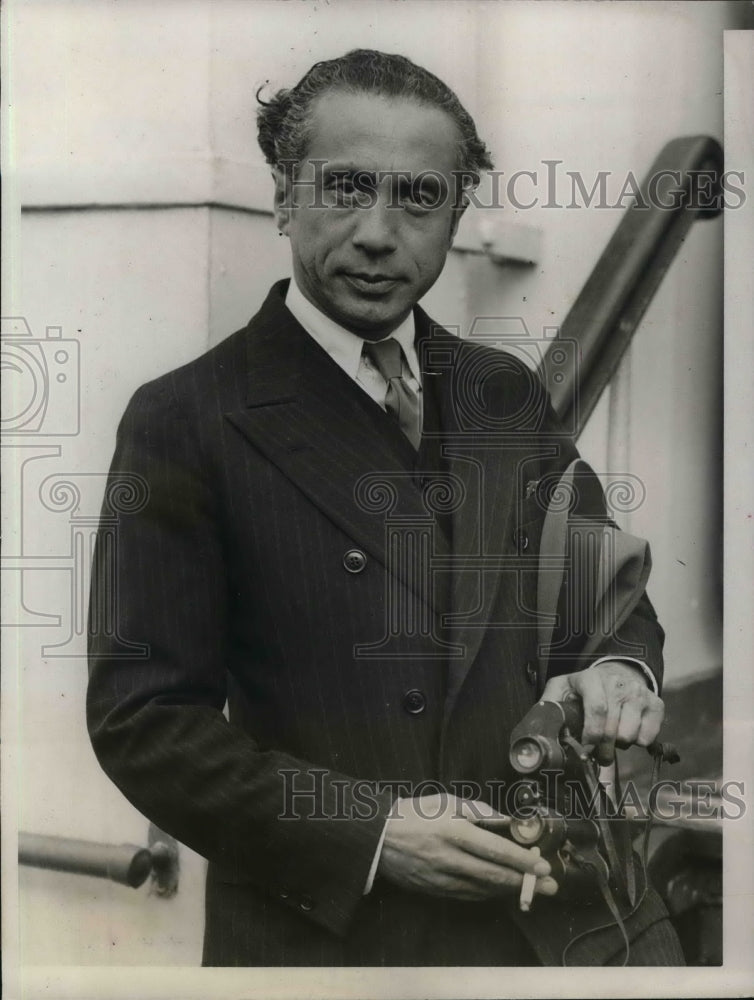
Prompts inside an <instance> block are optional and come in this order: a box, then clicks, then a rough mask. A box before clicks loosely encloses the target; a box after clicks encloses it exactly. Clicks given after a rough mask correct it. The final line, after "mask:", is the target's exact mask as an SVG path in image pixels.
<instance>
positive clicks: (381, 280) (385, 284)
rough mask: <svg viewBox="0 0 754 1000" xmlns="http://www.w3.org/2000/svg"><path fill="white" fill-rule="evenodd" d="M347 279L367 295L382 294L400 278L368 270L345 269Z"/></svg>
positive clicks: (389, 289)
mask: <svg viewBox="0 0 754 1000" xmlns="http://www.w3.org/2000/svg"><path fill="white" fill-rule="evenodd" d="M344 274H345V276H346V278H347V279H348V281H349V282H350V283H351V284H352V285H354V286H355V288H357V289H358V290H359V291H360V292H364V293H366V294H367V295H384V294H385V293H386V292H389V291H391V290H392V289H393V288H394V287H395V285H397V284H398V282H399V281H400V280H401V279H400V278H399V277H397V276H396V275H392V274H381V273H379V272H377V273H371V272H368V271H345V272H344Z"/></svg>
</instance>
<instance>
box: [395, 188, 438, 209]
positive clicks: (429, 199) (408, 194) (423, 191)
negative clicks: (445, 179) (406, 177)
mask: <svg viewBox="0 0 754 1000" xmlns="http://www.w3.org/2000/svg"><path fill="white" fill-rule="evenodd" d="M401 201H402V203H403V205H404V207H405V208H407V209H408V210H409V211H412V212H415V213H423V212H429V211H431V210H432V209H434V208H439V206H440V205H441V204H442V201H443V192H442V191H441V189H440V187H439V185H436V184H412V185H411V186H410V187H407V188H406V189H405V190H404V192H403V196H402V199H401Z"/></svg>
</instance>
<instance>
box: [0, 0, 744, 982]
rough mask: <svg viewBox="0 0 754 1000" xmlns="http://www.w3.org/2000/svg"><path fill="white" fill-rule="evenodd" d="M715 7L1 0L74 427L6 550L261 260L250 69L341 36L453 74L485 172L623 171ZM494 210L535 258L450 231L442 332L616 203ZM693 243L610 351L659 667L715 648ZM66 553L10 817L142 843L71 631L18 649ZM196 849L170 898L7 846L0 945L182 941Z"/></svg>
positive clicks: (643, 154)
mask: <svg viewBox="0 0 754 1000" xmlns="http://www.w3.org/2000/svg"><path fill="white" fill-rule="evenodd" d="M727 12H728V7H727V5H725V4H677V3H671V4H655V3H642V4H634V3H621V4H594V3H580V4H570V3H568V4H566V3H558V4H549V3H537V4H530V3H523V4H520V3H507V4H491V3H453V2H448V3H443V4H433V3H425V2H409V3H403V4H389V5H388V4H385V3H373V2H358V3H356V2H343V0H339V2H331V3H330V4H329V5H326V4H322V5H321V4H313V3H311V4H301V3H295V4H294V3H277V2H275V3H267V2H255V3H253V4H240V3H223V2H209V0H194V2H190V0H184V2H182V3H163V4H155V3H151V2H150V3H146V2H134V0H132V2H130V3H128V4H123V3H114V2H98V3H91V2H72V0H68V2H59V0H56V2H54V3H49V2H25V3H20V2H16V3H15V4H13V6H12V8H11V13H10V31H11V37H12V40H13V44H12V46H11V56H10V67H11V71H12V75H11V88H12V90H11V97H12V101H13V104H14V107H15V108H16V112H15V118H14V123H13V126H12V129H11V133H10V136H9V141H10V148H11V159H10V163H9V164H8V166H9V168H10V169H6V185H8V186H9V187H10V189H11V193H12V194H13V195H14V196H15V198H16V203H17V205H23V206H24V208H25V209H26V211H25V212H24V215H23V219H22V222H21V226H20V230H18V231H17V233H16V234H15V240H16V251H17V253H16V255H15V259H14V262H13V265H12V267H11V269H10V270H9V272H8V274H7V278H8V282H9V284H8V286H7V288H8V290H9V293H10V296H11V298H12V302H13V311H14V313H16V314H19V315H24V316H26V318H27V319H28V321H29V323H30V325H31V327H32V330H33V331H34V333H35V335H36V336H38V337H40V336H44V330H45V327H47V326H62V328H63V331H64V336H66V337H74V338H77V339H78V341H79V343H80V349H81V375H80V384H81V390H82V404H83V405H82V425H81V431H80V433H79V434H78V435H77V436H74V437H68V438H62V437H57V436H55V434H54V433H53V434H52V435H51V436H50V437H47V438H43V439H40V440H41V441H42V443H46V444H47V445H48V446H51V448H52V450H53V453H52V454H48V455H47V457H40V458H38V459H35V460H34V461H31V462H28V463H27V465H26V466H25V475H26V480H25V481H24V500H25V501H26V503H27V507H26V521H25V524H24V533H23V534H24V538H23V542H24V548H23V549H22V548H21V540H20V536H19V535H18V534H17V535H16V537H15V538H12V539H11V542H10V543H7V544H12V545H16V548H15V549H13V550H12V551H11V554H16V555H21V554H23V556H25V557H26V556H32V557H33V556H38V555H40V556H41V555H56V554H57V555H63V556H64V555H65V554H66V553H67V551H68V545H69V531H70V525H69V516H70V513H69V512H65V511H62V512H57V513H53V512H51V511H49V510H47V509H45V508H44V507H43V506H42V505H41V503H40V502H38V500H37V491H38V488H39V485H40V483H41V482H42V480H43V479H44V478H45V477H46V476H48V475H50V474H53V473H54V474H58V475H60V476H62V477H65V478H74V479H75V480H76V481H77V482H78V483H79V485H82V484H83V485H82V489H84V492H85V494H86V497H85V503H84V506H85V507H86V509H85V510H83V509H82V511H81V513H83V514H96V510H97V507H98V502H99V494H98V490H100V489H101V478H97V477H96V476H95V477H94V478H87V477H86V476H82V474H85V473H86V474H88V473H96V474H101V473H103V472H104V471H105V470H106V468H107V464H108V462H109V458H110V454H111V451H112V445H113V438H114V431H115V426H116V423H117V420H118V418H119V416H120V414H121V412H122V410H123V407H124V405H125V403H126V401H127V399H128V397H129V396H130V394H131V392H132V391H133V390H134V389H135V388H136V386H138V385H139V384H140V383H142V382H143V381H145V380H146V379H148V378H150V377H153V376H154V375H157V374H159V373H161V372H164V371H166V370H168V369H170V368H172V367H174V366H175V365H177V364H179V363H181V362H183V361H185V360H188V359H190V358H192V357H195V356H196V355H198V354H200V353H201V352H202V351H203V350H205V349H206V347H207V346H208V345H209V344H211V343H214V342H216V341H217V340H218V339H220V338H221V337H223V336H225V335H226V334H228V333H229V332H231V331H232V330H233V329H235V328H237V327H238V326H240V325H241V324H242V323H245V322H246V320H247V319H248V318H249V316H250V315H251V314H252V313H253V312H254V311H255V309H256V307H257V305H258V304H259V302H260V301H261V298H262V296H263V295H264V293H265V292H266V290H267V288H268V286H269V284H270V283H271V281H272V280H274V279H275V278H276V277H278V276H281V275H283V274H285V273H288V263H287V246H286V243H285V241H284V240H282V239H280V238H279V237H278V234H277V232H276V230H275V228H274V226H273V223H272V219H271V217H270V216H269V215H267V214H265V212H266V211H267V209H268V206H269V201H268V199H269V197H270V193H271V189H270V181H269V178H268V173H267V169H266V167H265V165H264V164H263V162H262V158H261V156H260V154H259V152H258V150H257V149H256V147H255V139H254V99H253V95H254V91H255V89H256V87H257V86H259V85H260V84H262V83H264V82H266V81H267V80H269V81H270V85H271V86H273V87H276V86H284V85H289V84H290V83H291V82H293V81H295V80H296V79H298V77H299V76H300V75H301V74H302V73H303V72H304V71H305V69H306V68H307V67H308V66H309V65H310V64H311V63H312V62H313V61H315V60H316V59H319V58H327V57H329V56H333V55H336V54H338V53H340V52H342V51H344V50H346V49H347V48H350V47H353V46H356V45H369V46H373V47H378V48H383V49H387V50H393V51H400V52H403V53H405V54H407V55H410V56H412V57H413V58H415V59H416V60H417V61H419V62H422V63H423V64H425V65H426V66H428V68H430V69H432V70H434V71H436V72H437V73H438V74H439V75H441V76H443V77H444V78H445V79H446V80H447V81H448V82H449V83H450V84H451V86H453V87H454V88H455V89H456V90H457V92H458V93H459V95H460V96H461V98H462V100H464V101H465V102H466V103H467V104H468V106H469V108H470V109H471V110H472V111H473V112H475V115H476V118H477V120H478V124H479V128H480V131H481V133H482V135H483V136H485V137H487V138H488V140H489V142H490V144H491V146H492V148H493V150H494V153H495V155H496V159H497V161H498V166H499V168H500V169H503V170H505V171H506V172H507V173H509V172H511V171H512V170H514V169H534V170H537V169H541V161H542V160H543V159H546V158H553V159H562V160H563V161H564V169H571V170H581V171H583V173H584V174H585V175H586V176H587V177H590V176H592V175H594V174H595V173H596V171H597V170H612V171H615V172H616V173H617V174H620V175H622V174H624V173H625V171H626V170H628V169H633V170H635V171H636V172H637V174H641V173H642V172H643V171H644V170H645V169H646V168H647V167H648V165H649V163H650V162H651V160H652V158H653V157H654V155H655V153H656V152H657V150H658V149H659V147H660V146H661V145H662V144H663V143H664V142H665V141H666V140H667V139H669V138H671V137H673V136H676V135H680V134H687V133H696V132H709V133H710V134H713V135H716V136H718V137H719V135H720V120H719V115H720V99H719V91H720V90H721V83H720V80H721V78H720V52H721V41H720V37H719V34H720V30H721V28H722V26H723V23H724V21H725V19H726V17H727V16H729V15H728V13H727ZM210 205H215V206H216V205H221V206H224V207H209V206H210ZM503 213H504V214H505V213H507V214H505V218H506V219H507V218H509V217H512V218H513V219H514V221H517V222H518V223H520V224H522V225H525V226H536V227H539V228H540V229H541V230H542V252H541V257H540V260H538V262H537V266H536V267H534V268H529V269H527V268H523V267H516V268H504V269H501V268H500V267H499V266H496V265H494V264H492V263H490V262H489V261H488V260H487V259H486V258H484V257H478V256H472V255H468V254H463V253H456V254H453V255H451V258H450V259H449V262H448V266H447V268H446V271H445V273H444V275H443V277H442V279H441V281H440V282H439V283H438V286H437V287H436V289H433V291H432V292H431V293H430V295H429V296H428V300H427V303H428V306H429V308H430V310H431V311H432V313H433V315H435V316H436V318H438V319H439V320H441V321H443V322H445V323H447V324H450V325H458V326H460V327H461V329H462V331H463V330H466V329H468V326H469V324H470V322H471V320H472V319H473V317H474V315H477V314H485V315H490V316H500V315H513V316H521V317H523V318H524V319H525V320H526V322H527V323H528V325H529V327H530V329H531V330H532V331H538V330H539V329H541V327H542V326H543V325H551V324H552V323H557V322H558V321H560V320H561V319H562V318H563V316H564V315H565V313H566V311H567V309H568V308H569V306H570V305H571V303H572V302H573V299H574V298H575V296H576V294H577V292H578V290H579V288H580V286H581V284H582V283H583V281H584V279H585V278H586V276H587V274H588V272H589V270H590V268H591V267H592V265H593V263H594V262H595V260H596V259H597V257H598V255H599V252H600V249H601V247H602V246H603V245H604V243H605V242H606V240H607V238H608V236H609V234H610V232H611V231H612V229H613V227H614V226H615V225H616V224H617V221H618V217H619V213H617V212H613V211H602V212H600V211H585V210H582V211H573V210H571V211H568V210H550V209H543V208H539V209H532V210H530V211H528V212H525V213H524V212H520V213H515V212H512V213H511V212H510V209H509V208H506V209H504V210H503ZM719 242H720V224H719V223H711V224H705V225H704V226H701V225H700V226H697V227H696V230H695V231H694V232H693V234H692V236H691V237H690V238H689V240H688V242H687V245H686V247H685V248H684V255H683V258H682V259H680V260H679V261H678V262H677V263H676V265H674V268H673V273H672V274H671V275H670V276H669V277H668V279H667V281H666V284H665V285H664V286H663V289H662V290H661V292H660V294H659V296H658V298H657V300H656V301H655V302H654V303H653V305H652V307H651V310H650V313H649V314H648V316H647V318H646V320H645V322H644V323H643V325H642V327H641V329H640V331H639V333H638V335H637V338H636V343H635V347H634V349H633V353H632V358H631V373H632V378H631V407H630V414H631V417H630V426H629V427H628V428H627V435H628V437H629V438H630V440H628V442H627V448H626V449H625V450H626V451H627V461H628V465H629V468H630V470H631V471H632V472H635V473H636V474H638V475H641V476H642V477H643V478H644V479H645V481H646V483H647V487H648V499H647V503H646V505H645V506H644V507H643V508H642V509H641V510H640V511H637V512H636V514H635V515H634V516H633V519H632V523H631V527H632V529H633V530H635V531H638V532H640V533H641V532H644V533H646V534H647V535H648V536H649V537H650V538H651V540H652V545H653V550H654V554H655V571H654V579H653V585H652V594H653V597H654V599H655V603H656V604H657V606H658V609H659V611H660V613H661V617H662V618H663V620H664V621H665V623H666V626H667V627H668V630H669V633H670V634H669V639H668V660H669V667H668V672H669V677H670V678H671V680H672V679H675V680H679V679H681V678H683V677H685V676H689V675H691V674H693V673H696V672H699V671H704V670H707V669H709V668H713V667H715V666H718V665H719V662H720V655H721V654H720V643H719V608H718V606H717V594H718V580H717V574H718V567H719V560H718V552H717V545H718V540H717V536H716V530H717V525H718V522H717V520H716V517H717V507H718V502H719V472H717V471H715V470H717V466H716V465H715V455H716V441H717V434H718V431H717V421H718V419H719V398H718V396H719V379H718V376H717V375H716V374H715V373H716V372H717V370H718V368H719V364H720V333H721V327H720V314H719V306H718V302H719V271H718V265H719V255H720V246H719ZM6 301H8V299H7V298H6ZM6 312H7V310H6ZM606 415H607V401H605V402H604V403H603V405H602V406H601V408H600V410H599V412H598V414H597V415H596V416H595V419H594V421H593V426H592V427H590V429H589V431H588V433H587V435H585V439H584V450H585V453H586V455H587V457H589V458H591V459H592V460H593V461H594V463H595V465H596V466H597V467H598V468H599V469H600V470H601V471H602V470H606V462H607V430H606ZM52 430H53V432H54V427H53V428H52ZM22 443H24V444H25V447H27V448H28V447H29V439H28V438H27V439H24V442H22ZM56 448H59V449H60V451H59V454H56V453H54V449H56ZM49 451H50V448H49V447H48V452H49ZM15 454H16V455H17V456H19V458H18V461H19V462H20V461H22V460H23V459H26V458H31V457H32V455H34V454H36V453H35V452H33V451H31V450H24V451H18V450H16V451H15ZM5 552H6V555H7V554H8V552H9V549H8V548H7V545H6V550H5ZM684 564H685V565H684ZM4 575H5V574H4ZM69 577H70V574H69V573H68V572H67V571H66V570H65V569H62V570H61V569H58V570H56V571H52V570H45V571H34V572H26V573H25V574H24V583H25V596H26V600H27V604H28V607H29V608H30V609H32V611H37V612H45V613H48V614H56V615H60V616H61V617H62V619H63V620H62V624H61V625H60V626H50V625H46V626H42V625H40V624H39V623H38V620H37V619H34V618H33V616H30V617H28V619H27V627H26V628H24V629H18V630H17V631H16V632H15V633H14V634H13V640H14V642H15V645H14V646H13V647H11V658H10V661H6V662H10V663H11V664H12V663H13V660H14V658H15V659H16V660H17V663H18V665H19V668H21V685H22V687H21V692H22V693H21V701H20V703H19V706H20V720H21V737H22V756H21V762H20V770H19V771H18V780H19V784H20V787H21V788H22V794H21V796H20V801H21V803H22V811H21V817H20V820H19V823H20V826H21V828H23V829H28V830H33V831H35V832H41V833H51V834H59V835H71V836H81V837H85V838H90V839H102V840H105V841H108V842H110V841H111V842H114V843H118V842H121V841H124V840H129V841H133V842H135V843H143V842H144V841H145V838H146V828H147V823H146V820H144V819H143V818H142V817H140V816H139V815H138V814H136V813H135V812H134V810H132V809H131V807H130V806H129V805H128V804H127V803H126V802H125V801H124V800H123V799H122V797H121V796H120V795H119V793H118V792H117V791H116V790H115V789H114V787H113V786H111V785H110V784H109V783H108V781H107V780H106V779H105V778H104V776H103V775H102V774H101V772H100V771H99V768H98V765H97V764H96V761H95V760H94V757H93V755H92V753H91V750H90V748H89V744H88V740H87V737H86V735H85V727H84V719H83V698H84V689H85V676H86V666H85V661H84V658H83V648H84V644H83V636H79V637H75V638H74V642H73V645H72V647H71V648H70V650H69V652H70V653H71V654H72V655H71V658H68V659H59V658H56V657H54V656H49V655H48V656H44V657H43V656H42V655H41V654H40V649H41V647H42V645H43V644H48V645H49V644H50V643H54V642H56V641H62V640H64V639H65V638H66V636H67V634H68V629H69V625H70V610H69V604H70V601H69V593H68V585H69ZM16 578H17V575H16V577H14V579H16ZM35 622H36V624H35ZM202 871H203V862H201V860H200V859H198V858H196V856H193V855H191V854H190V852H184V874H183V876H182V884H181V898H180V904H175V903H174V904H171V903H165V902H164V901H162V900H159V899H156V898H155V897H148V896H147V890H146V888H145V889H144V890H140V891H139V892H134V891H133V890H129V889H125V888H122V887H117V886H113V885H110V884H108V883H105V882H97V881H95V880H92V879H83V878H79V879H77V878H75V877H72V876H64V875H51V874H47V873H44V872H38V871H30V870H22V871H21V890H22V897H21V898H22V911H21V934H22V941H23V952H22V959H23V960H24V961H26V962H28V963H30V964H45V963H87V962H89V963H93V964H112V965H118V964H148V963H155V964H170V963H176V964H178V963H181V962H183V963H187V964H192V963H195V962H197V961H198V956H199V942H200V939H201V928H202V921H203V917H202V905H201V904H202V899H201V876H202Z"/></svg>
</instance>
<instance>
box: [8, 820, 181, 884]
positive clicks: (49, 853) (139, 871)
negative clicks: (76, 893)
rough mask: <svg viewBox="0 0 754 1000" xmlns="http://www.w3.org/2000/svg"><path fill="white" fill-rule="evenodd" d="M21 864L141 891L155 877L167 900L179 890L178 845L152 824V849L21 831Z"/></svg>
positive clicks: (150, 833)
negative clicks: (113, 883)
mask: <svg viewBox="0 0 754 1000" xmlns="http://www.w3.org/2000/svg"><path fill="white" fill-rule="evenodd" d="M18 863H19V864H20V865H28V866H31V867H33V868H46V869H48V870H50V871H57V872H68V873H69V874H72V875H91V876H93V877H94V878H107V879H110V880H111V881H112V882H118V883H120V884H121V885H129V886H131V888H132V889H138V888H139V886H141V885H143V884H144V883H145V882H146V880H147V879H148V878H149V876H150V875H153V876H154V882H155V886H154V889H155V893H156V894H157V895H159V896H165V897H168V898H169V897H171V896H174V895H175V893H176V892H177V889H178V869H179V864H178V845H177V842H176V841H175V840H174V839H173V838H172V837H169V836H168V835H167V834H165V833H162V831H160V830H158V828H157V827H155V826H154V825H153V824H152V825H151V826H150V829H149V847H137V846H136V845H135V844H101V843H98V842H96V841H92V840H76V839H73V838H71V837H51V836H47V835H45V834H40V833H21V832H19V834H18Z"/></svg>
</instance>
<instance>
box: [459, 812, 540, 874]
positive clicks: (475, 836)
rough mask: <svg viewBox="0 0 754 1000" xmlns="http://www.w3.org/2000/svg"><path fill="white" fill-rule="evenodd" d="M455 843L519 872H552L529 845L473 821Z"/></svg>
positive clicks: (469, 851)
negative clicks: (522, 844)
mask: <svg viewBox="0 0 754 1000" xmlns="http://www.w3.org/2000/svg"><path fill="white" fill-rule="evenodd" d="M455 843H456V846H457V847H459V848H460V849H461V850H462V851H466V852H467V853H468V854H472V855H473V856H474V857H477V858H482V859H483V860H485V861H491V862H492V863H493V864H497V865H504V866H506V867H510V868H514V869H515V870H516V871H519V872H533V873H534V874H535V875H541V876H545V875H549V874H550V865H549V863H548V862H547V861H545V860H544V858H540V857H538V856H537V855H536V854H534V853H532V851H531V850H530V849H529V848H528V847H521V845H520V844H515V843H514V842H513V841H512V840H507V839H506V838H505V837H500V836H498V835H497V834H495V833H491V832H490V831H489V830H483V829H481V828H480V827H478V826H474V825H473V824H471V823H469V824H468V826H467V827H466V828H465V830H464V835H463V836H462V837H458V838H457V839H456V841H455Z"/></svg>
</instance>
